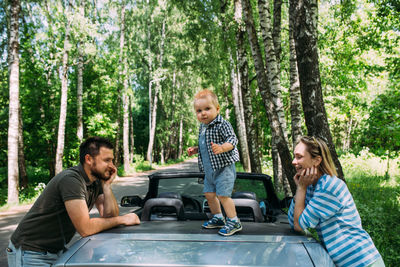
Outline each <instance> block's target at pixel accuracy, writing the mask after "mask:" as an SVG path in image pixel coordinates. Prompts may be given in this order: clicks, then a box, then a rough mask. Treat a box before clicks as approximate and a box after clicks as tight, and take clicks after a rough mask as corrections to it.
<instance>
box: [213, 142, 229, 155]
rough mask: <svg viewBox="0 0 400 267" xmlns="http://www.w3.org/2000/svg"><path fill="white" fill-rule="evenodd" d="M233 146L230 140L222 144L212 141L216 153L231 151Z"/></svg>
mask: <svg viewBox="0 0 400 267" xmlns="http://www.w3.org/2000/svg"><path fill="white" fill-rule="evenodd" d="M233 148H234V146H233V145H232V144H231V143H229V142H226V143H223V144H222V145H218V144H214V143H213V142H211V149H212V151H213V153H214V154H215V155H218V154H221V153H225V152H228V151H231V150H232V149H233Z"/></svg>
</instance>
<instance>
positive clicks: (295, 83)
mask: <svg viewBox="0 0 400 267" xmlns="http://www.w3.org/2000/svg"><path fill="white" fill-rule="evenodd" d="M293 8H295V7H294V6H293V3H290V5H289V13H290V14H293V12H294V11H293V10H292V9H293ZM289 65H290V70H289V72H290V87H289V94H290V118H291V120H290V121H291V126H292V127H291V129H292V144H293V147H295V145H296V141H297V140H298V139H299V138H300V136H302V130H301V125H302V118H301V94H300V81H299V72H298V68H297V56H296V46H295V40H294V17H293V16H289Z"/></svg>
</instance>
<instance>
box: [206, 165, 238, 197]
mask: <svg viewBox="0 0 400 267" xmlns="http://www.w3.org/2000/svg"><path fill="white" fill-rule="evenodd" d="M235 180H236V168H235V163H232V164H231V165H228V166H225V167H223V168H221V169H218V170H216V171H215V172H212V174H211V175H206V177H205V179H204V190H203V192H204V193H216V194H217V196H223V197H230V196H231V195H232V190H233V185H234V184H235Z"/></svg>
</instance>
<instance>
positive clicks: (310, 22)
mask: <svg viewBox="0 0 400 267" xmlns="http://www.w3.org/2000/svg"><path fill="white" fill-rule="evenodd" d="M290 4H291V5H292V6H293V8H291V11H292V13H291V14H290V16H293V17H294V39H295V42H296V44H295V46H296V54H297V64H298V69H299V80H300V91H301V100H302V103H303V111H304V118H305V122H306V126H307V130H308V135H312V136H317V137H320V138H322V139H323V140H325V141H326V143H327V145H328V147H329V150H330V152H331V154H332V159H333V161H334V163H335V165H336V169H337V172H338V176H339V177H341V178H344V175H343V171H342V166H341V164H340V162H339V159H338V155H337V153H336V149H335V145H334V143H333V140H332V135H331V131H330V129H329V124H328V118H327V115H326V110H325V105H324V100H323V95H322V86H321V78H320V72H319V59H318V45H317V40H318V32H317V24H318V1H317V0H305V1H294V0H291V1H290Z"/></svg>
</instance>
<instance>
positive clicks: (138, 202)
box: [121, 196, 143, 207]
mask: <svg viewBox="0 0 400 267" xmlns="http://www.w3.org/2000/svg"><path fill="white" fill-rule="evenodd" d="M142 202H143V200H142V199H141V198H140V197H139V196H123V197H122V198H121V207H138V206H139V207H140V206H142Z"/></svg>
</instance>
